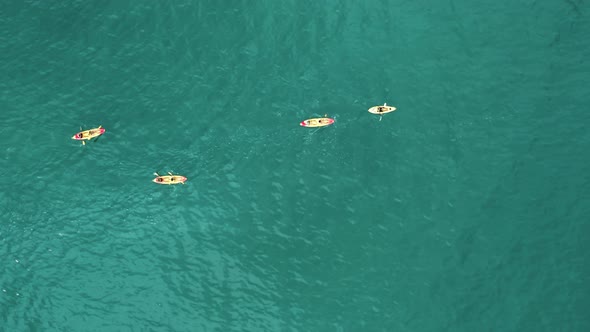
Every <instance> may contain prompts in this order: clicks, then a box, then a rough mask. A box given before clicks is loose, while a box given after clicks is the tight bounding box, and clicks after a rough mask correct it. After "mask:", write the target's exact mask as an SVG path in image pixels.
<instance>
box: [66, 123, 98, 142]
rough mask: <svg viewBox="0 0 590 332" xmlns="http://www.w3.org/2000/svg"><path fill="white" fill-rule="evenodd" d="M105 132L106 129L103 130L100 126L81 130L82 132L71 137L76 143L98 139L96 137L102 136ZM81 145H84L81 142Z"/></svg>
mask: <svg viewBox="0 0 590 332" xmlns="http://www.w3.org/2000/svg"><path fill="white" fill-rule="evenodd" d="M105 131H106V129H104V128H103V127H102V126H98V128H92V129H88V130H83V131H81V132H79V133H77V134H76V135H74V136H72V139H75V140H77V141H84V140H91V139H93V138H95V137H98V136H100V135H102V134H104V132H105ZM82 143H84V142H82Z"/></svg>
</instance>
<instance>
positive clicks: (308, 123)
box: [300, 118, 334, 128]
mask: <svg viewBox="0 0 590 332" xmlns="http://www.w3.org/2000/svg"><path fill="white" fill-rule="evenodd" d="M332 123H334V119H330V118H314V119H307V120H303V121H301V123H300V125H301V126H302V127H310V128H314V127H325V126H329V125H331V124H332Z"/></svg>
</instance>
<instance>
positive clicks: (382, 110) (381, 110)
mask: <svg viewBox="0 0 590 332" xmlns="http://www.w3.org/2000/svg"><path fill="white" fill-rule="evenodd" d="M395 110H396V108H395V107H393V106H387V103H385V104H383V106H373V107H371V108H369V113H372V114H378V115H381V114H386V113H389V112H393V111H395Z"/></svg>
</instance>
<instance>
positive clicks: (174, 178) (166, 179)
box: [152, 172, 187, 184]
mask: <svg viewBox="0 0 590 332" xmlns="http://www.w3.org/2000/svg"><path fill="white" fill-rule="evenodd" d="M168 174H169V175H159V174H158V173H154V175H155V176H156V178H155V179H154V180H152V181H153V182H154V183H157V184H179V183H182V184H184V182H185V181H186V180H187V178H186V177H185V176H182V175H174V174H172V173H170V172H168Z"/></svg>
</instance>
